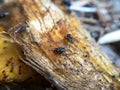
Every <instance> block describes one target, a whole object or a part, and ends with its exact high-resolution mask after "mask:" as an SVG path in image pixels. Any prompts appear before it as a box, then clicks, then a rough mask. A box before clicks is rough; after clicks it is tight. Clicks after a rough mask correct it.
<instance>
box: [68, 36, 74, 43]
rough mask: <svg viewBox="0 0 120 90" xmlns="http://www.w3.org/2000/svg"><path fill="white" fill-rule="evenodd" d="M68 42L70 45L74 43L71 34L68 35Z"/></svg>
mask: <svg viewBox="0 0 120 90" xmlns="http://www.w3.org/2000/svg"><path fill="white" fill-rule="evenodd" d="M66 38H67V40H68V41H69V42H70V43H73V42H74V38H73V37H72V35H71V34H67V37H66Z"/></svg>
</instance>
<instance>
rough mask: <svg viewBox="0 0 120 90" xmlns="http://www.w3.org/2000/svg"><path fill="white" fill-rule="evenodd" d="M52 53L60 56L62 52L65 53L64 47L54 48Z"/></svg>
mask: <svg viewBox="0 0 120 90" xmlns="http://www.w3.org/2000/svg"><path fill="white" fill-rule="evenodd" d="M54 52H55V53H57V54H62V53H63V52H65V48H64V47H58V48H55V50H54Z"/></svg>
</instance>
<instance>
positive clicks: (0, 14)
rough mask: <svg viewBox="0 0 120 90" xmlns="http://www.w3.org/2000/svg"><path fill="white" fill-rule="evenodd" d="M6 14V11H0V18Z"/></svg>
mask: <svg viewBox="0 0 120 90" xmlns="http://www.w3.org/2000/svg"><path fill="white" fill-rule="evenodd" d="M7 15H8V12H5V11H0V19H2V18H4V17H6V16H7Z"/></svg>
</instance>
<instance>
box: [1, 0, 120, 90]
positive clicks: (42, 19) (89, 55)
mask: <svg viewBox="0 0 120 90" xmlns="http://www.w3.org/2000/svg"><path fill="white" fill-rule="evenodd" d="M15 1H17V3H16V2H14V4H13V3H12V4H10V5H8V6H6V7H4V9H5V10H8V11H9V12H8V13H9V14H8V17H6V18H4V19H3V20H4V23H3V22H2V20H1V21H0V25H1V26H4V27H6V28H8V29H9V31H8V34H9V35H10V36H11V38H12V39H13V40H14V41H15V42H16V43H17V44H18V45H19V46H20V47H21V48H22V50H23V51H24V54H25V56H26V59H25V60H23V62H24V63H26V64H28V65H30V66H31V67H33V68H34V69H35V70H36V71H37V72H38V73H40V74H41V75H43V76H44V77H45V78H46V79H47V80H49V81H51V82H52V83H53V84H54V85H55V86H56V87H57V88H58V89H60V90H61V89H62V90H111V89H117V90H119V89H120V69H119V68H117V67H115V66H114V65H113V64H112V63H111V62H110V61H109V59H108V58H107V57H106V56H105V54H104V53H103V52H102V51H101V50H100V49H99V48H98V46H97V45H96V44H95V42H94V41H93V40H92V39H91V38H90V36H89V35H88V33H87V32H86V31H85V29H84V27H83V25H82V24H81V23H80V22H79V21H78V20H76V18H74V17H72V16H68V15H66V14H64V13H63V12H62V11H61V10H60V9H59V8H58V7H56V6H55V5H54V4H53V3H51V2H50V0H15ZM8 7H9V8H8ZM16 15H17V16H16ZM8 18H9V21H8ZM13 18H14V19H13ZM11 22H12V23H11ZM10 23H11V24H10ZM22 26H26V27H27V29H26V30H23V31H22V32H20V33H19V30H20V28H21V27H22ZM68 34H70V35H72V38H73V40H74V42H72V43H71V42H68V40H67V39H66V36H67V35H68ZM60 47H64V51H63V50H62V52H61V49H60V50H57V52H58V51H60V52H61V53H55V52H54V50H55V49H56V48H60Z"/></svg>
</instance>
